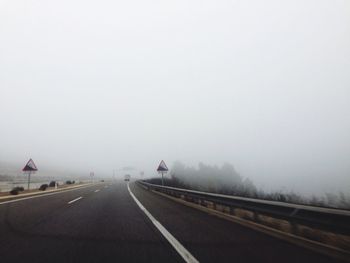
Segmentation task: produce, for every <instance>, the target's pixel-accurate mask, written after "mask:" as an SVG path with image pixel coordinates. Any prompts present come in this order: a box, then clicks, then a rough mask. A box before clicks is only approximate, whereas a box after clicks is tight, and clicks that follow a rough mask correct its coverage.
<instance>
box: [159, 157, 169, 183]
mask: <svg viewBox="0 0 350 263" xmlns="http://www.w3.org/2000/svg"><path fill="white" fill-rule="evenodd" d="M168 171H169V169H168V167H167V166H166V164H165V162H164V161H163V160H162V161H161V162H160V164H159V166H158V168H157V172H158V173H160V174H162V185H163V186H164V174H166V173H167V172H168Z"/></svg>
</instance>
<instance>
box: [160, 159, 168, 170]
mask: <svg viewBox="0 0 350 263" xmlns="http://www.w3.org/2000/svg"><path fill="white" fill-rule="evenodd" d="M157 171H158V172H167V171H169V169H168V167H167V166H166V164H165V162H164V161H163V160H162V161H161V162H160V164H159V166H158V169H157Z"/></svg>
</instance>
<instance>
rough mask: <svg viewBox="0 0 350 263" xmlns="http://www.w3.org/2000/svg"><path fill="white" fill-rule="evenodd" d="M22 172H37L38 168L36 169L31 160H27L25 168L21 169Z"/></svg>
mask: <svg viewBox="0 0 350 263" xmlns="http://www.w3.org/2000/svg"><path fill="white" fill-rule="evenodd" d="M22 171H23V172H29V171H38V168H36V165H35V163H34V162H33V160H32V159H29V161H28V162H27V164H26V166H24V168H23V169H22Z"/></svg>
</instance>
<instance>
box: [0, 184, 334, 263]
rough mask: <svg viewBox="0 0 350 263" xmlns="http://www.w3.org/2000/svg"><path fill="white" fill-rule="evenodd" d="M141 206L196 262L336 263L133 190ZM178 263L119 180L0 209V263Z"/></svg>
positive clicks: (139, 189)
mask: <svg viewBox="0 0 350 263" xmlns="http://www.w3.org/2000/svg"><path fill="white" fill-rule="evenodd" d="M130 188H131V191H132V192H133V193H134V195H135V196H136V198H137V199H138V200H139V201H140V202H141V203H142V204H143V206H144V207H145V208H146V209H147V210H148V211H149V212H150V213H151V214H152V215H153V216H154V217H155V218H156V219H157V220H158V221H159V222H160V223H161V224H162V225H163V226H164V227H165V228H166V229H167V230H168V231H169V232H170V233H171V234H172V235H173V236H174V237H175V238H176V239H177V240H178V241H179V242H180V243H181V244H182V245H183V246H184V247H185V248H186V249H187V250H188V251H189V252H190V253H191V254H192V255H193V256H194V257H195V258H196V259H197V260H198V261H200V262H298V263H299V262H317V263H326V262H337V261H336V260H334V259H330V258H327V257H326V256H324V255H320V254H317V253H314V252H312V251H309V250H306V249H304V248H300V247H298V246H295V245H291V244H289V243H287V242H284V241H281V240H279V239H276V238H273V237H270V236H268V235H265V234H262V233H259V232H255V231H253V230H250V229H247V228H245V227H242V226H240V225H236V224H234V223H232V222H228V221H225V220H223V219H220V218H217V217H215V216H212V215H209V214H206V213H204V212H201V211H198V210H195V209H193V208H189V207H186V206H183V205H181V204H178V203H176V202H174V201H172V200H169V199H167V198H164V197H161V196H158V195H156V194H154V193H151V192H148V191H146V190H144V189H142V188H140V187H138V186H137V185H135V184H131V186H130ZM21 261H24V262H166V263H171V262H184V261H183V259H182V258H181V257H180V256H179V254H178V253H177V252H176V251H175V249H174V247H173V246H172V245H170V243H169V242H168V241H167V240H166V239H165V238H164V236H163V235H162V234H161V232H160V231H159V230H158V229H157V228H156V227H155V226H154V225H153V223H152V222H151V221H150V219H149V218H148V217H147V216H146V215H145V213H144V212H143V211H142V210H141V209H140V207H139V206H138V205H137V204H136V203H135V201H134V199H133V198H132V197H131V195H130V194H129V192H128V189H127V184H126V183H125V182H122V181H118V182H114V183H113V184H108V183H106V184H100V185H93V186H90V187H86V188H79V189H75V190H72V191H67V192H62V193H57V194H53V195H49V196H42V197H36V198H32V199H26V200H21V201H16V202H12V203H6V204H1V202H0V262H1V263H6V262H21Z"/></svg>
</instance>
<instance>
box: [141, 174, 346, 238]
mask: <svg viewBox="0 0 350 263" xmlns="http://www.w3.org/2000/svg"><path fill="white" fill-rule="evenodd" d="M137 183H139V184H141V185H143V186H144V187H147V188H148V189H150V190H155V191H159V192H162V193H165V194H168V195H172V196H175V197H179V198H183V199H185V200H188V201H191V202H194V203H197V204H202V205H203V204H205V202H208V201H209V202H212V203H213V205H222V206H226V207H229V208H230V210H234V209H237V208H240V209H244V210H248V211H251V212H253V213H254V219H255V220H254V221H259V219H258V215H259V214H262V215H267V216H271V217H273V218H277V219H283V220H286V221H288V222H289V223H291V225H292V226H296V225H304V226H308V227H311V228H314V229H319V230H325V231H330V232H333V233H337V234H343V235H350V211H348V210H341V209H333V208H324V207H316V206H308V205H298V204H292V203H284V202H278V201H268V200H260V199H253V198H245V197H238V196H229V195H222V194H214V193H208V192H200V191H194V190H187V189H182V188H175V187H169V186H160V185H155V184H150V183H147V182H144V181H137Z"/></svg>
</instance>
